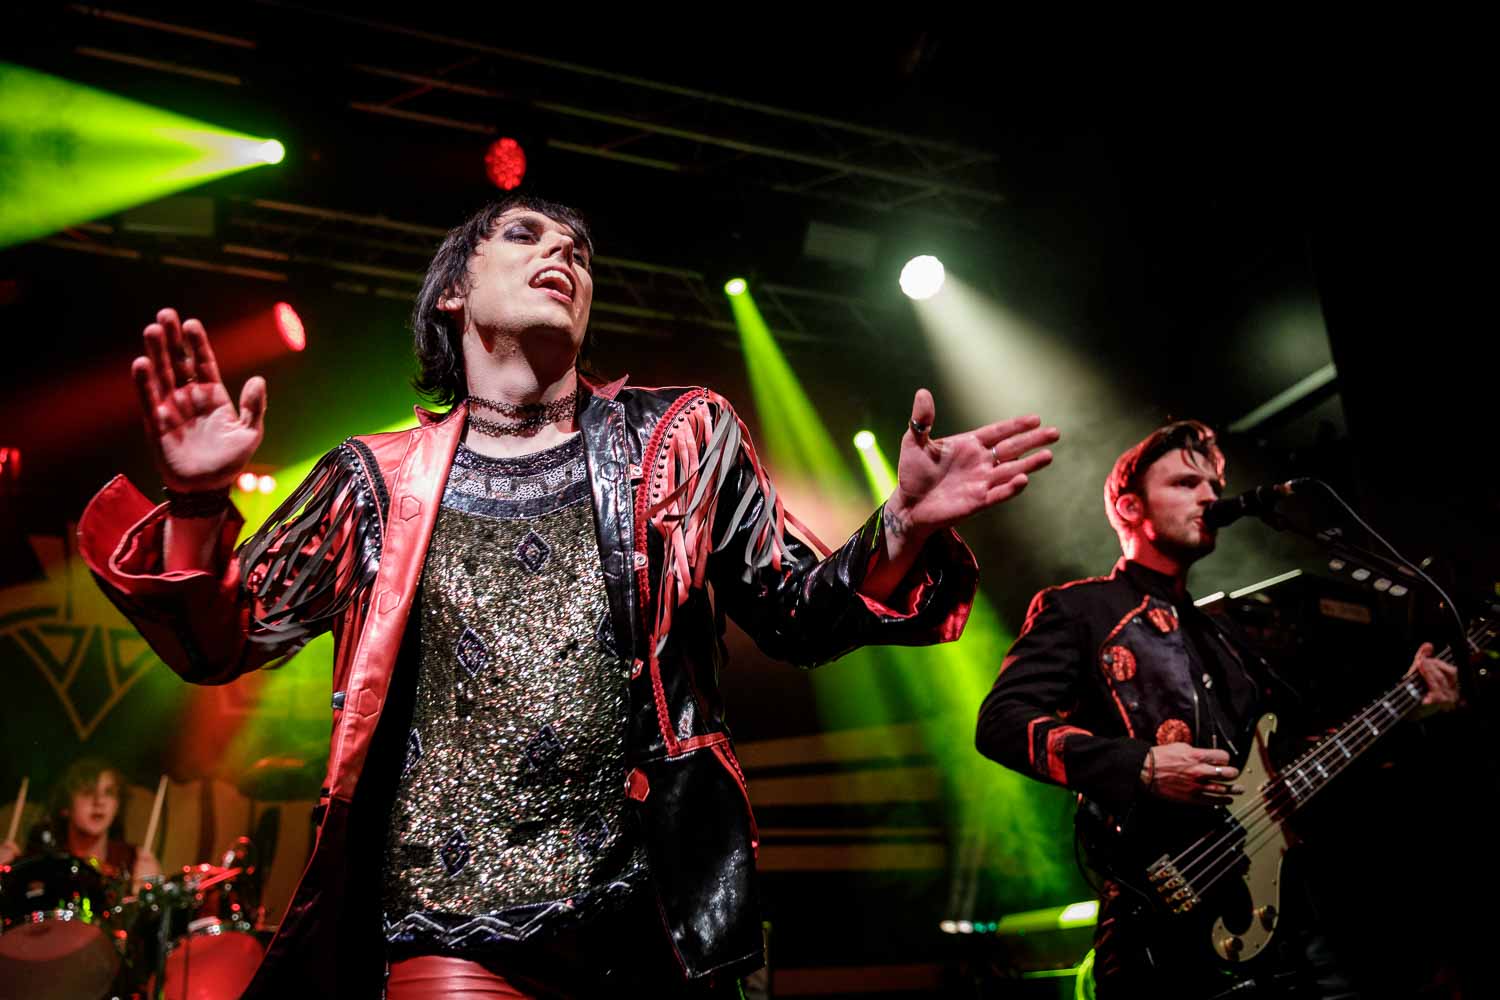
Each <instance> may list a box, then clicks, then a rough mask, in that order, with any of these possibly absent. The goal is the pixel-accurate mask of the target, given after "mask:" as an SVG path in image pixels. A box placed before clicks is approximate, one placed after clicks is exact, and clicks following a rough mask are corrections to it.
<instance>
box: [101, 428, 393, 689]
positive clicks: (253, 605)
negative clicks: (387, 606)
mask: <svg viewBox="0 0 1500 1000" xmlns="http://www.w3.org/2000/svg"><path fill="white" fill-rule="evenodd" d="M364 470H365V464H364V463H363V462H362V461H361V460H360V458H359V456H358V454H357V452H356V449H355V447H354V446H353V445H352V444H350V443H349V442H346V443H345V444H343V445H340V446H339V447H338V448H336V449H334V450H333V451H331V452H329V453H328V454H327V455H325V456H324V457H323V458H322V459H321V460H320V461H319V462H318V464H317V465H315V466H314V467H313V469H312V471H311V472H310V473H309V474H308V476H307V478H306V479H305V480H303V482H302V484H301V485H300V486H298V487H297V489H296V490H294V491H293V492H292V495H291V496H289V497H288V498H287V499H286V501H285V502H284V503H283V504H282V505H281V506H280V507H279V508H277V510H276V511H275V513H273V514H272V515H271V516H270V517H269V518H268V519H267V520H266V523H265V524H264V525H263V526H262V527H261V528H260V530H259V531H257V532H256V533H255V535H253V536H252V537H251V538H249V539H248V540H247V541H246V542H245V543H244V544H243V545H242V546H240V548H239V550H238V551H235V550H234V542H235V539H236V538H237V537H238V536H239V532H240V529H241V528H242V527H243V525H244V519H243V518H242V517H241V516H240V514H239V512H238V511H237V510H235V509H233V508H231V509H230V512H229V515H228V516H227V517H226V518H225V521H224V526H223V530H222V531H221V532H220V534H219V538H218V546H217V551H216V552H215V554H214V557H213V564H214V566H215V567H217V568H215V569H213V570H211V571H210V570H167V569H166V568H165V565H164V557H163V535H164V532H165V528H166V522H167V508H166V505H165V504H162V505H159V506H158V505H153V504H152V503H151V502H150V501H149V500H147V499H146V498H145V497H144V496H143V495H142V494H141V492H140V491H139V490H137V489H136V488H135V487H134V486H133V485H132V484H131V483H130V482H129V480H127V479H125V477H123V476H117V477H116V478H115V479H114V480H112V481H111V482H110V483H109V484H108V485H106V486H105V487H104V489H102V490H100V491H99V493H98V494H97V495H96V496H95V497H94V498H93V499H92V500H91V501H90V502H89V504H88V506H87V508H85V510H84V513H83V517H82V518H81V519H80V521H79V524H78V538H79V549H80V553H81V555H82V556H83V558H84V560H85V562H87V564H88V566H89V568H90V569H91V570H92V571H93V574H94V578H95V579H96V580H97V581H98V583H99V586H100V587H101V588H102V589H103V591H104V593H105V595H106V596H108V597H109V599H110V600H111V601H113V602H114V604H115V606H116V607H118V608H119V609H120V611H121V612H123V613H124V615H125V616H126V617H127V618H129V619H130V620H131V622H132V623H133V624H134V625H135V626H136V628H137V629H139V630H140V633H141V635H142V636H143V637H144V638H145V639H146V640H147V642H149V643H150V644H151V647H152V649H154V650H155V651H156V653H157V655H158V656H160V657H161V658H162V660H163V661H165V662H166V664H167V665H168V666H170V667H171V668H172V669H173V670H175V671H176V672H177V673H178V674H180V675H181V676H182V677H183V678H184V679H185V680H189V681H193V682H195V683H200V684H224V683H227V682H229V681H231V680H233V679H234V678H236V677H238V676H239V675H240V674H243V673H245V672H246V671H249V670H253V669H255V668H257V667H260V666H263V665H265V664H267V663H270V662H272V661H274V660H280V659H283V658H285V657H287V656H290V655H291V654H293V653H295V652H296V651H297V650H299V649H301V648H302V646H303V645H304V644H306V642H307V641H308V640H309V639H311V638H313V637H314V636H316V635H318V634H319V633H321V632H325V631H327V630H328V629H329V628H330V627H331V626H332V624H333V622H334V621H335V620H336V619H337V618H338V616H339V615H340V614H342V613H343V612H344V611H345V610H346V609H347V608H348V607H349V605H350V604H351V603H352V602H353V601H355V600H356V599H357V598H358V597H359V596H360V595H361V594H363V593H364V592H365V591H366V590H367V589H368V587H369V586H370V584H371V583H373V582H374V579H375V572H376V570H377V569H378V567H379V562H380V540H381V521H382V517H383V515H382V512H381V511H380V509H379V500H378V497H379V496H380V491H379V490H378V489H377V488H375V484H373V483H372V482H371V481H370V479H369V475H368V474H367V473H366V472H365V471H364ZM376 474H377V475H378V473H376Z"/></svg>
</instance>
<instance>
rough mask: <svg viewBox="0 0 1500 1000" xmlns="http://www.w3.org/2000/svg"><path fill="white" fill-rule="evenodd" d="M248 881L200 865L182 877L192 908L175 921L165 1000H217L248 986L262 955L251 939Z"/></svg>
mask: <svg viewBox="0 0 1500 1000" xmlns="http://www.w3.org/2000/svg"><path fill="white" fill-rule="evenodd" d="M255 896H256V893H255V889H254V882H253V879H250V878H246V877H245V876H244V874H243V873H242V872H241V871H240V870H239V869H232V868H216V867H214V866H212V865H199V866H197V867H196V868H193V869H190V870H189V871H188V873H187V874H186V875H184V876H183V897H184V899H191V904H190V905H188V906H185V907H184V908H183V909H182V910H180V911H179V912H178V915H177V917H176V919H175V920H174V927H173V931H174V938H175V940H174V941H173V944H172V949H171V951H170V952H168V953H167V965H166V970H165V972H164V974H163V977H162V983H163V987H164V989H163V995H164V996H165V998H166V1000H221V998H223V997H237V996H239V995H240V994H241V993H243V992H244V991H245V987H247V986H249V985H250V980H251V978H253V977H254V975H255V970H256V968H257V967H259V965H260V960H261V957H262V956H263V955H264V954H265V951H266V949H265V945H263V944H261V942H260V938H258V937H257V936H256V935H255V926H254V920H255V915H256V912H257V910H258V906H257V905H256V904H257V902H258V900H257V899H256V898H255Z"/></svg>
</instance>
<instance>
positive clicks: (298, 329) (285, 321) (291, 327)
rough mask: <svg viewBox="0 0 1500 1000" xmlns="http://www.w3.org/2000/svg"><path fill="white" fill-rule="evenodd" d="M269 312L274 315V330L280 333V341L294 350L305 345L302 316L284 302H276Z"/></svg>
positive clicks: (305, 334) (305, 335) (305, 332)
mask: <svg viewBox="0 0 1500 1000" xmlns="http://www.w3.org/2000/svg"><path fill="white" fill-rule="evenodd" d="M271 312H272V313H273V314H275V316H276V332H277V333H279V334H281V342H282V343H284V344H286V346H287V347H288V348H290V349H291V350H294V351H300V350H302V349H303V348H304V347H306V346H307V331H306V330H304V329H303V328H302V317H300V316H298V315H297V310H295V309H293V308H292V307H291V306H290V305H288V304H287V303H285V302H278V303H276V307H275V308H274V309H272V310H271Z"/></svg>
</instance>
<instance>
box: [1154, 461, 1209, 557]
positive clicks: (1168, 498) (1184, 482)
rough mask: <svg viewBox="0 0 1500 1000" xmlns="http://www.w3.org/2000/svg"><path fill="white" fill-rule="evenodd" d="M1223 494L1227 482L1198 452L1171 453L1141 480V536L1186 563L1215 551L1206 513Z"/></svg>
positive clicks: (1157, 462)
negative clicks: (1205, 523)
mask: <svg viewBox="0 0 1500 1000" xmlns="http://www.w3.org/2000/svg"><path fill="white" fill-rule="evenodd" d="M1223 491H1224V481H1223V480H1222V479H1220V478H1219V477H1218V476H1217V475H1215V473H1214V469H1213V466H1212V465H1210V464H1209V463H1208V462H1207V460H1205V459H1204V458H1203V456H1201V455H1199V454H1198V453H1197V452H1192V451H1186V450H1181V449H1179V450H1177V451H1170V452H1168V453H1167V454H1165V455H1163V456H1162V457H1161V458H1158V459H1157V460H1156V461H1155V462H1153V463H1151V467H1150V468H1149V469H1147V470H1146V474H1145V475H1144V476H1143V477H1142V478H1141V493H1142V497H1141V499H1142V501H1143V504H1142V511H1143V513H1144V515H1145V516H1144V518H1143V519H1142V521H1141V532H1142V533H1143V534H1144V535H1145V536H1146V538H1147V539H1149V540H1150V541H1151V543H1152V544H1153V545H1155V546H1156V547H1157V548H1158V549H1161V550H1162V551H1164V552H1169V553H1171V554H1173V555H1175V556H1178V557H1179V558H1183V559H1185V561H1188V562H1191V561H1193V560H1195V559H1201V558H1203V557H1204V556H1206V555H1208V554H1209V553H1210V552H1212V551H1213V550H1214V542H1215V536H1214V532H1213V531H1212V530H1211V529H1210V528H1208V527H1207V526H1206V525H1204V523H1203V511H1204V510H1205V509H1207V507H1208V505H1209V504H1211V503H1213V502H1214V501H1215V500H1217V499H1218V498H1219V494H1220V493H1222V492H1223Z"/></svg>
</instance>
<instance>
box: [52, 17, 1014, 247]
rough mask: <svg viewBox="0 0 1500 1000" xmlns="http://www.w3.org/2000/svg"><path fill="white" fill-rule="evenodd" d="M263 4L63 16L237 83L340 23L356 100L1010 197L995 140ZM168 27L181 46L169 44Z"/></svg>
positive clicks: (676, 159) (96, 38) (343, 76)
mask: <svg viewBox="0 0 1500 1000" xmlns="http://www.w3.org/2000/svg"><path fill="white" fill-rule="evenodd" d="M254 6H255V10H254V11H253V12H252V13H247V14H244V15H243V16H242V17H243V19H242V20H238V21H237V17H238V15H235V14H234V13H233V12H230V13H228V14H226V15H224V16H223V17H218V18H217V19H216V23H215V25H214V27H213V30H205V29H206V27H207V26H206V25H204V24H201V23H196V22H197V21H200V20H202V19H201V18H198V19H195V18H193V17H192V16H190V15H186V14H184V15H180V16H178V17H176V18H175V19H170V20H169V19H144V18H131V19H128V25H125V26H122V24H123V21H124V20H125V19H122V18H121V16H120V15H119V14H116V13H115V12H113V11H109V10H105V9H101V8H96V7H91V6H85V5H82V4H74V5H69V7H68V15H67V17H66V20H65V22H64V24H65V26H66V27H67V29H68V30H69V33H70V36H72V37H73V38H74V41H75V47H74V49H73V51H74V53H75V54H76V55H77V56H78V57H79V58H80V59H87V60H90V61H99V60H103V61H107V62H111V63H113V64H115V65H116V66H121V65H125V66H131V67H134V68H136V69H139V70H143V71H145V72H148V73H150V74H152V75H160V74H176V75H179V76H186V77H191V78H193V79H195V80H197V81H200V82H203V83H209V84H217V85H221V86H232V87H240V86H246V85H247V83H248V82H249V81H253V80H255V79H256V78H257V77H258V76H260V75H263V74H264V55H263V53H262V52H260V51H259V46H258V45H257V42H256V39H257V37H260V38H264V37H266V36H269V35H273V34H276V33H277V32H278V31H279V32H280V33H282V34H283V35H284V36H286V37H317V36H319V35H322V34H328V33H337V34H338V35H339V37H340V38H341V39H342V43H343V46H344V48H345V50H346V51H350V52H359V53H361V58H360V59H359V60H358V61H351V62H348V63H343V62H339V63H338V64H337V66H336V67H335V72H336V76H335V77H334V78H333V79H331V80H330V85H331V86H333V87H336V88H337V90H338V92H339V93H341V94H347V95H348V96H347V98H346V103H347V107H348V108H349V109H350V110H351V111H353V112H355V113H357V114H360V115H367V116H371V117H375V116H379V117H386V118H399V119H401V120H403V121H406V122H415V123H420V124H422V125H425V126H430V127H432V128H438V129H455V130H460V131H464V132H468V133H471V134H481V135H483V134H489V135H493V134H494V122H495V120H496V109H497V107H511V108H515V107H524V108H525V109H526V111H527V113H529V114H532V115H539V116H543V117H545V119H546V122H547V130H548V136H547V139H546V143H545V144H546V146H547V148H548V149H549V150H551V151H555V152H557V153H560V154H564V155H576V156H583V157H590V158H594V159H601V160H608V161H613V162H618V163H625V164H629V165H631V166H632V167H636V168H643V169H648V170H660V171H666V172H672V173H680V172H683V171H691V172H693V173H694V174H698V175H706V176H707V177H709V178H711V179H718V180H722V181H723V182H724V183H725V184H726V185H734V184H745V185H750V186H754V187H760V188H769V189H770V190H773V191H780V192H784V193H786V194H789V195H792V196H794V197H797V198H803V199H815V200H820V201H826V202H832V203H836V204H847V205H856V206H860V207H863V208H866V209H872V210H875V211H879V212H882V213H885V212H899V213H902V214H903V215H907V216H913V217H923V218H926V219H929V220H932V221H935V222H940V223H943V224H945V225H949V226H957V227H962V228H965V229H971V230H975V229H979V228H981V227H983V226H984V225H987V224H988V223H989V222H990V221H992V219H993V216H994V214H995V212H996V211H997V210H998V208H999V206H1000V205H1001V204H1002V203H1003V202H1004V197H1003V196H1002V195H1001V193H1000V191H999V188H998V177H997V171H996V165H997V161H998V159H999V158H998V156H997V155H996V154H995V153H993V152H990V151H987V150H982V149H977V148H971V147H966V146H962V145H959V144H956V143H953V142H948V141H943V140H938V139H931V138H928V137H925V136H921V135H916V134H913V133H910V132H904V131H898V130H894V129H883V128H874V127H871V126H868V125H863V124H860V123H857V122H850V121H844V120H840V119H836V118H831V117H828V116H824V115H816V114H810V113H808V112H805V111H800V110H796V109H792V108H782V107H775V106H771V105H767V104H762V103H759V102H756V101H749V100H744V99H741V98H736V97H731V96H728V95H723V94H714V93H709V92H707V91H702V90H696V89H693V88H688V87H682V86H679V85H676V84H669V83H665V82H660V81H656V80H651V79H648V78H645V77H640V76H635V75H630V74H622V73H618V72H614V71H610V70H606V69H602V68H599V67H592V66H587V65H582V64H579V63H576V62H572V61H567V60H561V59H553V58H548V57H545V56H540V55H537V54H536V53H532V52H524V51H517V50H511V49H506V48H502V47H499V46H495V45H488V44H485V43H483V42H481V41H478V40H477V39H475V38H472V37H465V36H464V35H462V34H461V33H460V32H451V33H445V32H444V31H443V30H442V29H441V27H433V26H427V27H425V28H422V29H418V28H414V27H411V26H407V25H401V24H396V23H394V22H386V21H382V20H380V19H379V18H378V17H373V16H370V15H368V14H365V13H360V14H349V13H342V12H338V11H334V10H315V9H312V8H309V7H305V6H294V5H285V6H278V5H271V6H269V7H266V6H264V5H254ZM179 22H180V23H179ZM189 22H193V23H189ZM236 27H238V29H239V30H236ZM164 39H167V40H170V42H171V43H172V45H173V46H175V47H176V48H174V50H173V51H174V52H175V53H176V57H175V58H172V59H164V58H162V57H161V49H162V44H163V40H164ZM501 80H503V81H505V84H504V87H505V89H503V90H501V89H498V87H497V85H496V83H495V81H501Z"/></svg>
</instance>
